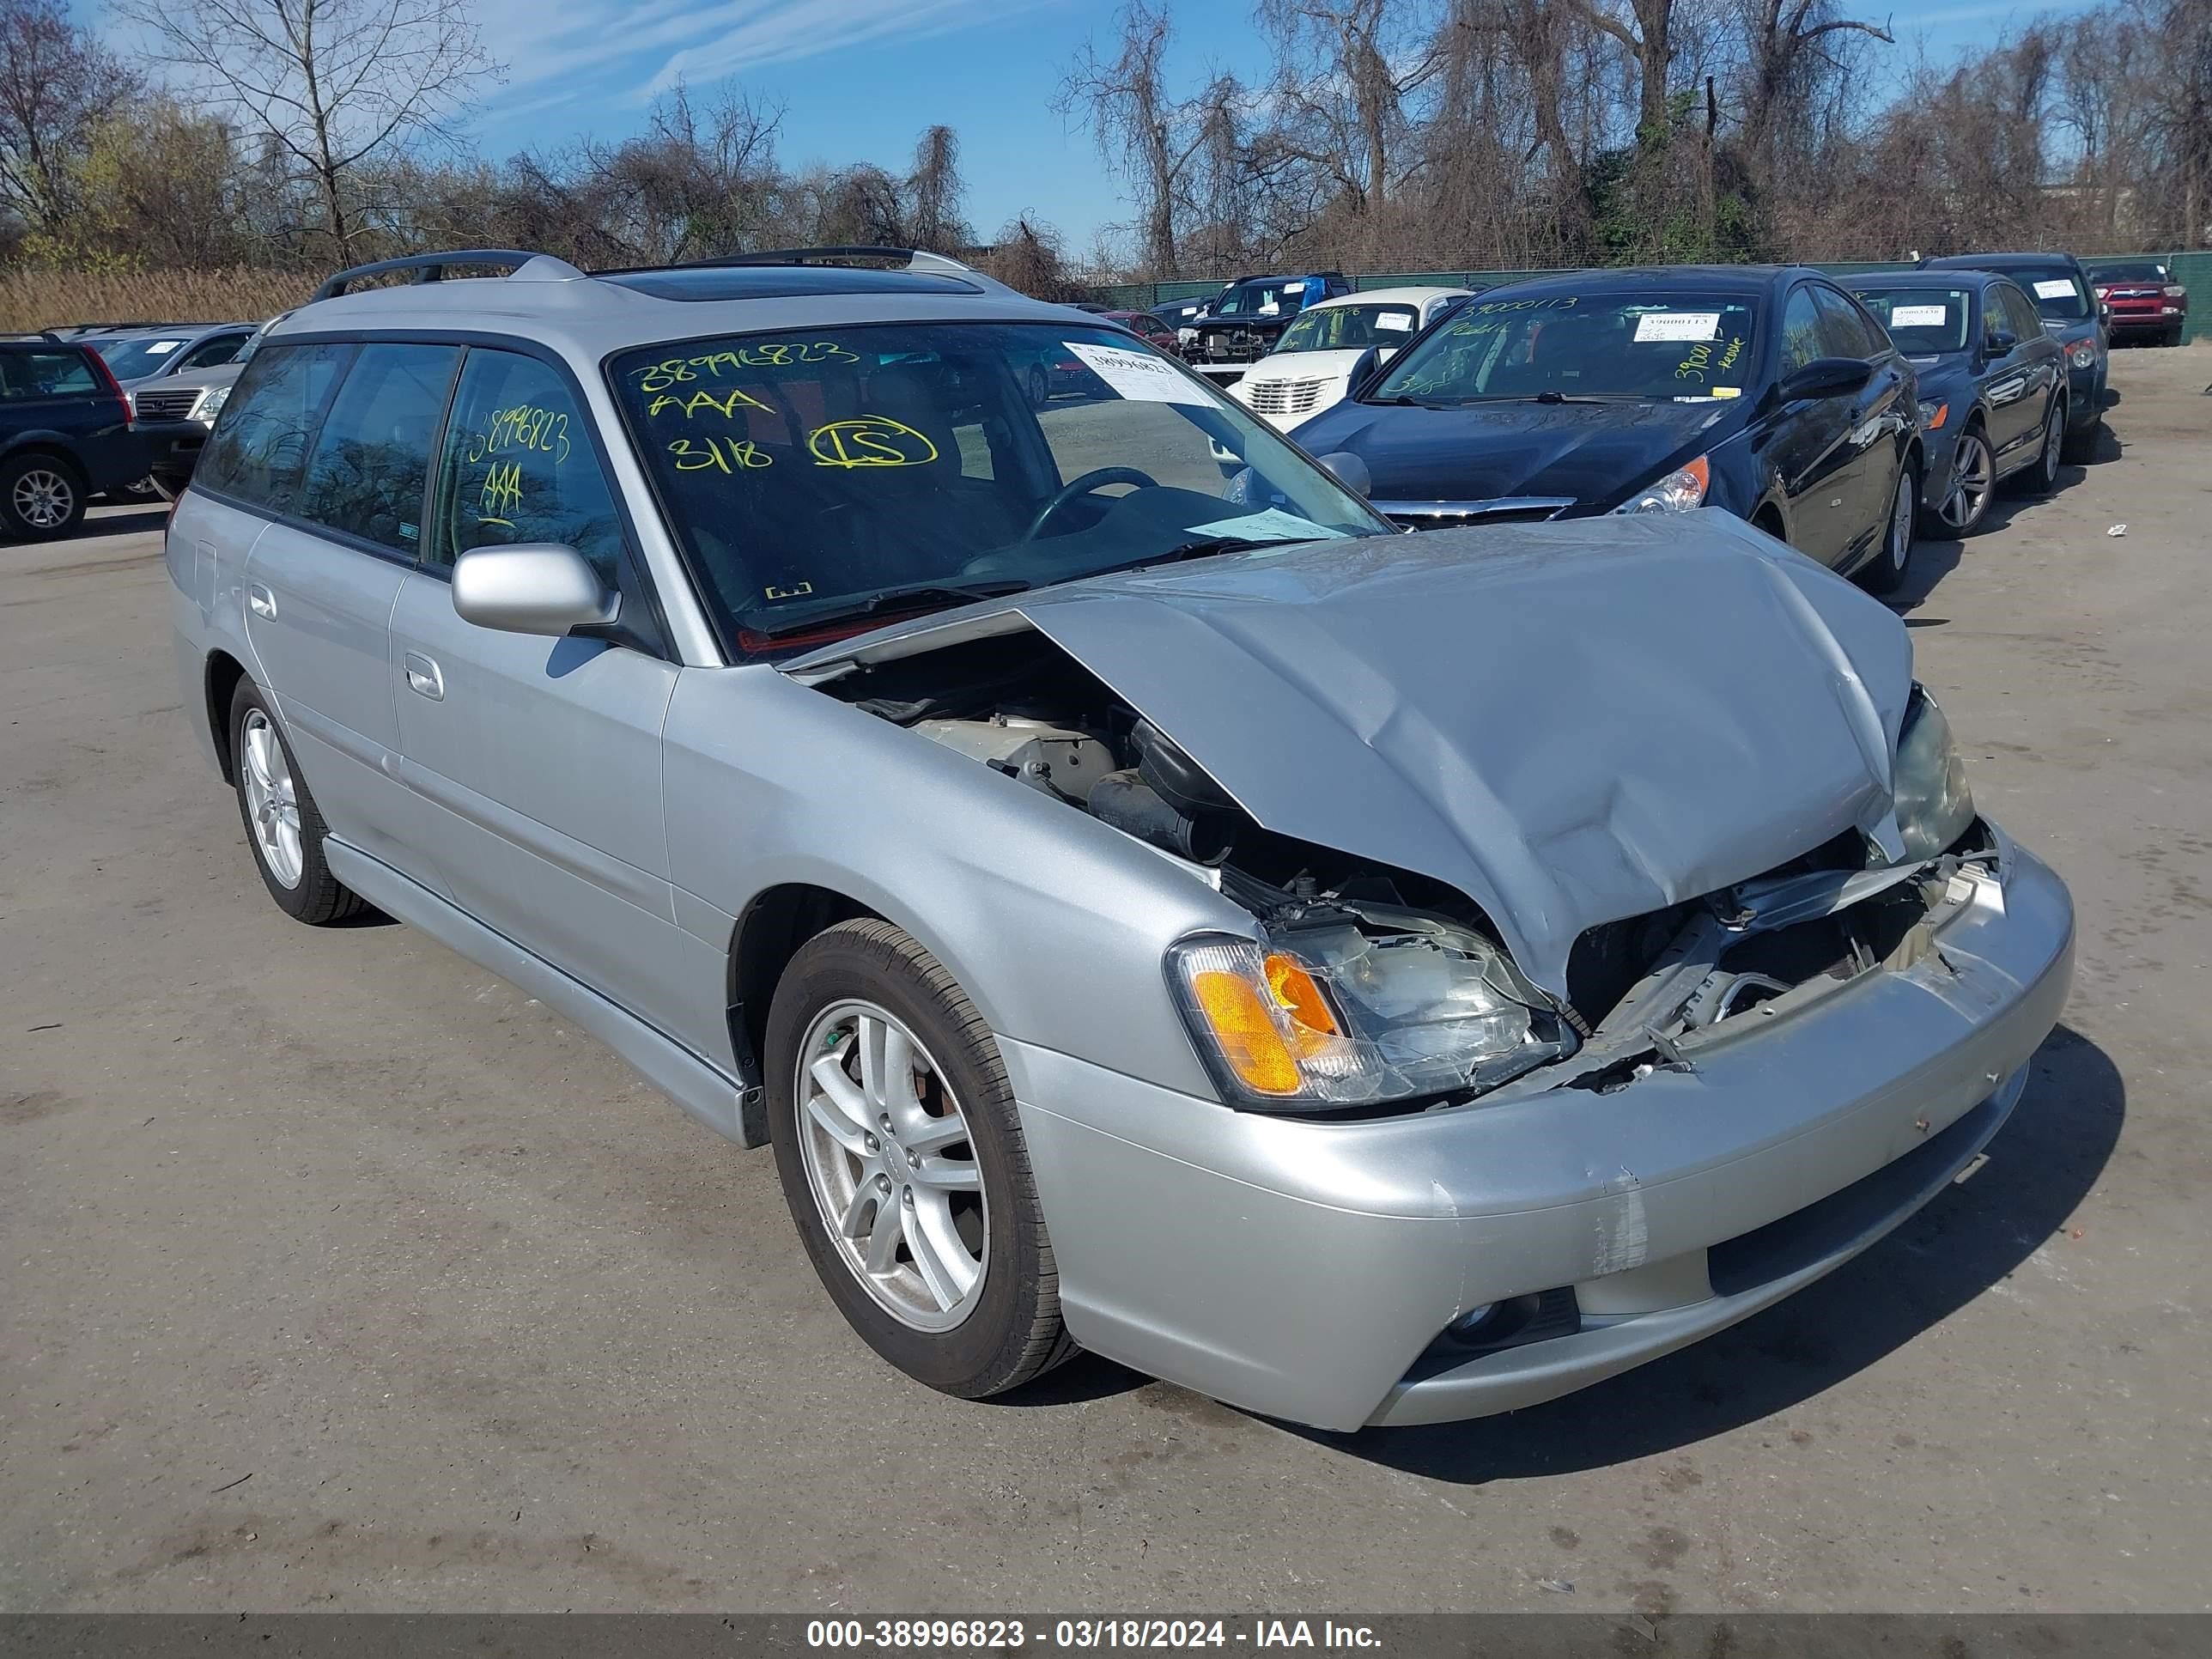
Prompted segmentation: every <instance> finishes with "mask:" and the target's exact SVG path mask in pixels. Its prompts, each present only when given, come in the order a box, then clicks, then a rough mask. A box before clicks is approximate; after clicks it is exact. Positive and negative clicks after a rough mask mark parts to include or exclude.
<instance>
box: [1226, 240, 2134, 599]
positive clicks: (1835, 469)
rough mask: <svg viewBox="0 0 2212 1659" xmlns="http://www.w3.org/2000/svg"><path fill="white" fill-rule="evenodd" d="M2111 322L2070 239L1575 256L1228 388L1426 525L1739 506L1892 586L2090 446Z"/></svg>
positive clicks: (1373, 298) (1356, 301)
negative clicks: (1706, 256)
mask: <svg viewBox="0 0 2212 1659" xmlns="http://www.w3.org/2000/svg"><path fill="white" fill-rule="evenodd" d="M1200 326H1201V327H1203V326H1206V325H1204V324H1201V325H1200ZM2104 329H2105V325H2104V321H2103V317H2102V313H2101V312H2100V304H2099V301H2098V299H2097V297H2096V295H2094V293H2093V290H2092V288H2091V284H2090V280H2089V278H2088V276H2087V274H2086V273H2085V272H2084V271H2083V270H2082V269H2081V265H2080V264H2079V263H2078V262H2076V261H2075V260H2074V259H2072V258H2069V256H2065V255H2053V254H2005V253H1996V254H1986V255H1972V256H1959V257H1956V258H1942V259H1929V260H1924V261H1923V262H1921V264H1920V265H1919V266H1917V267H1916V268H1914V269H1911V270H1894V271H1875V272H1868V273H1863V274H1860V275H1856V276H1847V277H1833V276H1826V275H1824V274H1822V273H1821V272H1820V271H1817V270H1812V269H1810V268H1808V267H1803V266H1703V267H1699V266H1689V267H1665V268H1656V269H1644V270H1584V271H1570V272H1562V273H1559V274H1557V275H1553V276H1544V277H1541V278H1538V279H1534V280H1530V281H1526V282H1521V283H1511V284H1508V285H1505V286H1502V287H1498V288H1494V289H1488V290H1486V291H1485V292H1483V293H1481V294H1480V295H1468V294H1466V293H1465V292H1464V291H1463V290H1449V289H1426V290H1422V289H1404V290H1383V291H1372V292H1365V293H1361V294H1358V295H1352V296H1349V297H1348V298H1346V299H1339V300H1331V301H1323V302H1322V303H1320V304H1318V305H1316V306H1314V307H1310V308H1309V309H1307V310H1306V311H1305V312H1304V314H1303V315H1302V317H1301V318H1300V319H1299V320H1298V321H1297V323H1295V324H1293V325H1291V326H1289V327H1288V328H1286V329H1285V331H1284V332H1283V334H1282V335H1281V337H1279V340H1278V342H1277V345H1276V349H1275V350H1274V351H1273V352H1272V353H1270V354H1269V355H1268V356H1265V357H1262V358H1261V359H1260V360H1258V361H1257V362H1254V363H1252V364H1250V365H1249V366H1248V367H1246V368H1243V370H1242V371H1241V377H1240V379H1239V380H1237V381H1236V382H1235V383H1233V384H1232V385H1231V387H1230V392H1231V396H1232V397H1234V398H1237V401H1238V402H1240V403H1243V404H1245V406H1246V407H1248V408H1250V409H1252V410H1255V412H1257V413H1260V414H1261V416H1263V417H1265V418H1267V419H1268V420H1269V421H1270V422H1273V424H1275V425H1277V426H1278V427H1279V428H1282V429H1285V430H1287V431H1290V432H1291V434H1292V435H1294V436H1295V437H1296V439H1297V441H1298V442H1299V443H1300V444H1301V445H1303V446H1304V447H1305V448H1306V449H1307V451H1308V452H1309V453H1313V454H1316V455H1318V456H1321V457H1322V459H1323V461H1324V464H1325V465H1329V466H1330V467H1331V468H1332V470H1334V471H1337V472H1338V474H1339V475H1340V476H1341V477H1346V478H1348V479H1350V480H1352V481H1353V482H1355V483H1356V485H1357V487H1358V488H1359V489H1361V490H1362V491H1363V493H1365V494H1367V495H1370V498H1371V499H1372V500H1373V501H1374V503H1375V505H1376V507H1377V508H1378V510H1380V511H1381V512H1383V513H1385V514H1386V515H1388V516H1389V518H1391V519H1392V520H1395V521H1396V522H1397V523H1399V524H1401V525H1403V526H1407V527H1408V528H1413V529H1431V528H1436V527H1438V526H1455V525H1468V524H1483V523H1500V522H1510V521H1516V520H1520V521H1530V520H1562V519H1576V518H1588V517H1593V516H1595V515H1598V514H1602V513H1654V512H1674V511H1684V510H1687V509H1690V508H1693V507H1723V508H1725V509H1726V510H1728V511H1729V512H1730V513H1735V515H1736V516H1738V517H1740V518H1742V519H1745V520H1748V521H1749V522H1751V523H1753V524H1754V525H1757V526H1759V527H1760V528H1762V529H1764V530H1765V531H1767V532H1769V533H1771V534H1772V535H1774V536H1775V537H1777V538H1779V539H1781V540H1784V541H1786V542H1788V543H1790V545H1792V546H1794V547H1796V549H1798V550H1800V551H1801V552H1803V553H1805V554H1807V555H1808V556H1811V557H1813V558H1814V559H1817V560H1819V561H1820V562H1821V563H1824V564H1826V565H1828V566H1830V567H1831V568H1834V569H1836V570H1838V571H1840V572H1843V573H1844V574H1850V575H1851V576H1854V577H1855V578H1857V580H1859V581H1860V582H1861V583H1862V584H1863V585H1864V586H1868V587H1869V588H1871V589H1874V590H1875V591H1876V592H1888V591H1891V590H1893V589H1894V588H1896V587H1897V586H1899V585H1900V584H1901V583H1902V582H1903V581H1904V580H1905V575H1906V573H1907V572H1908V570H1909V569H1910V568H1911V558H1912V549H1913V544H1914V541H1915V538H1916V535H1917V533H1919V532H1927V533H1929V534H1936V535H1943V536H1962V535H1966V534H1968V533H1970V532H1972V531H1973V530H1975V529H1976V528H1977V527H1978V526H1979V525H1980V524H1981V523H1982V521H1983V520H1984V516H1985V515H1986V514H1987V513H1988V511H1989V507H1990V501H1991V500H1992V499H1993V497H1994V495H1995V493H1996V489H1997V487H1998V485H1999V484H2000V483H2003V482H2005V481H2007V480H2008V479H2016V480H2021V481H2024V482H2025V483H2027V486H2028V487H2029V488H2031V489H2038V490H2048V489H2052V488H2055V487H2056V484H2057V480H2058V476H2059V469H2060V465H2061V461H2062V459H2065V458H2069V457H2070V458H2075V459H2078V458H2081V457H2082V456H2084V455H2086V454H2087V452H2088V450H2089V449H2090V447H2092V446H2093V443H2094V441H2095V437H2096V435H2097V433H2098V431H2099V430H2100V427H2101V422H2102V421H2103V411H2104V405H2105V398H2106V374H2107V367H2108V364H2107V355H2108V354H2107V342H2106V335H2105V331H2104ZM1338 341H1341V342H1343V343H1344V345H1343V349H1340V350H1339V351H1334V352H1331V351H1328V350H1325V349H1315V348H1319V347H1325V346H1327V345H1328V344H1331V343H1335V342H1338ZM1355 348H1356V349H1355ZM1309 351H1311V352H1312V356H1311V359H1310V361H1311V362H1312V363H1313V371H1309V370H1307V369H1306V368H1304V364H1305V362H1307V361H1308V360H1309V359H1308V353H1309ZM1315 371H1317V372H1315Z"/></svg>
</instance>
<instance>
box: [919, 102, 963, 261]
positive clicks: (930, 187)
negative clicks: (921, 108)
mask: <svg viewBox="0 0 2212 1659" xmlns="http://www.w3.org/2000/svg"><path fill="white" fill-rule="evenodd" d="M965 190H966V186H965V185H963V183H962V182H961V178H960V135H959V134H957V132H955V131H953V130H952V129H951V127H948V126H943V125H939V126H933V127H931V128H929V129H928V130H927V131H925V132H924V133H923V134H922V135H921V140H920V142H919V143H916V144H915V147H914V171H913V172H911V173H908V175H907V179H906V193H907V197H908V219H909V221H910V224H909V225H908V231H907V234H908V236H910V237H912V238H913V240H914V246H916V247H926V248H934V249H936V250H937V251H938V252H951V251H952V250H953V249H955V248H957V247H960V246H963V245H965V244H966V243H968V242H970V241H972V240H975V239H974V238H973V237H971V236H970V235H969V234H968V225H967V222H966V221H965V220H963V218H962V217H961V216H960V198H961V197H962V195H963V194H964V193H965Z"/></svg>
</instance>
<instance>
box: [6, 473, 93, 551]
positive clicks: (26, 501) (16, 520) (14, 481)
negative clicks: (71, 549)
mask: <svg viewBox="0 0 2212 1659" xmlns="http://www.w3.org/2000/svg"><path fill="white" fill-rule="evenodd" d="M84 504H85V494H84V480H83V479H82V478H81V477H78V476H77V471H76V468H75V467H73V466H71V465H70V464H69V463H68V462H67V461H64V460H63V459H60V458H59V457H58V456H54V455H48V454H44V453H33V454H29V455H15V456H11V457H9V459H8V460H7V461H5V462H4V463H0V532H5V533H6V535H7V537H8V538H9V540H10V541H18V542H51V541H55V540H58V539H59V538H61V537H64V536H66V535H69V534H70V533H71V532H74V531H75V530H76V527H77V526H79V525H81V524H82V523H83V522H84Z"/></svg>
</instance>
